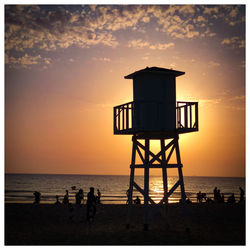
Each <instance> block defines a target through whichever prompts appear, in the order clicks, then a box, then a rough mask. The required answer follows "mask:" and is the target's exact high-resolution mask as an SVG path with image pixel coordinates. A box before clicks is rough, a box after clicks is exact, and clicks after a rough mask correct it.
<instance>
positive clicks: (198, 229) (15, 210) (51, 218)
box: [5, 203, 245, 245]
mask: <svg viewBox="0 0 250 250" xmlns="http://www.w3.org/2000/svg"><path fill="white" fill-rule="evenodd" d="M168 211H169V212H168V222H169V223H168V224H169V227H168V229H166V224H165V220H164V219H163V217H162V215H161V209H159V208H155V207H151V208H150V216H149V222H150V225H149V230H148V231H143V226H142V206H141V205H137V206H136V205H135V206H133V210H132V216H131V217H132V223H131V227H130V229H126V212H127V210H126V206H125V205H99V206H98V207H97V213H96V217H95V221H94V222H93V223H92V224H91V225H90V224H89V223H87V222H86V218H85V213H86V207H85V206H84V207H83V211H82V212H83V214H84V221H83V222H80V221H79V220H78V219H77V218H75V219H74V220H73V221H70V220H69V209H68V207H67V206H64V205H59V206H56V205H53V204H39V205H33V204H5V244H6V245H244V244H245V205H243V204H233V205H230V204H205V203H204V204H187V216H186V218H187V221H186V222H187V224H188V226H189V227H190V232H189V233H188V232H186V231H185V219H184V218H185V217H183V213H182V209H181V207H180V204H170V205H169V210H168Z"/></svg>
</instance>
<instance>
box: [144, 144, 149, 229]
mask: <svg viewBox="0 0 250 250" xmlns="http://www.w3.org/2000/svg"><path fill="white" fill-rule="evenodd" d="M144 164H145V168H144V218H143V224H144V230H148V200H149V139H145V162H144Z"/></svg>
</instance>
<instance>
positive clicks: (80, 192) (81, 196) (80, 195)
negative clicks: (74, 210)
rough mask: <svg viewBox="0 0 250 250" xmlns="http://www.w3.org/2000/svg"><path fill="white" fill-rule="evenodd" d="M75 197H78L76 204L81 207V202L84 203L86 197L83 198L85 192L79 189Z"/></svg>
mask: <svg viewBox="0 0 250 250" xmlns="http://www.w3.org/2000/svg"><path fill="white" fill-rule="evenodd" d="M75 197H76V204H78V205H81V202H82V200H83V198H84V196H83V190H82V189H79V191H78V192H77V193H76V196H75Z"/></svg>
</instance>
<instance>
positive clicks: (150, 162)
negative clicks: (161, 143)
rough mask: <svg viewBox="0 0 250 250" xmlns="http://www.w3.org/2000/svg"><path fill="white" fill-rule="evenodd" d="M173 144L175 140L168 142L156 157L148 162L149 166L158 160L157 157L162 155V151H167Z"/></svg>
mask: <svg viewBox="0 0 250 250" xmlns="http://www.w3.org/2000/svg"><path fill="white" fill-rule="evenodd" d="M174 143H175V139H173V140H172V141H171V142H169V143H168V144H167V145H166V146H165V147H164V148H163V149H162V150H161V151H160V152H159V153H158V154H157V155H155V156H154V157H153V158H152V159H151V160H150V161H149V164H152V163H153V162H154V161H156V160H158V161H159V160H160V159H159V157H160V156H161V155H162V151H163V150H164V151H166V150H168V148H169V147H171V146H172V145H173V144H174Z"/></svg>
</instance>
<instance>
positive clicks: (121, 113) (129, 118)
mask: <svg viewBox="0 0 250 250" xmlns="http://www.w3.org/2000/svg"><path fill="white" fill-rule="evenodd" d="M133 121H134V102H128V103H125V104H122V105H119V106H116V107H114V132H118V131H129V130H131V129H133V128H134V126H133Z"/></svg>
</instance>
